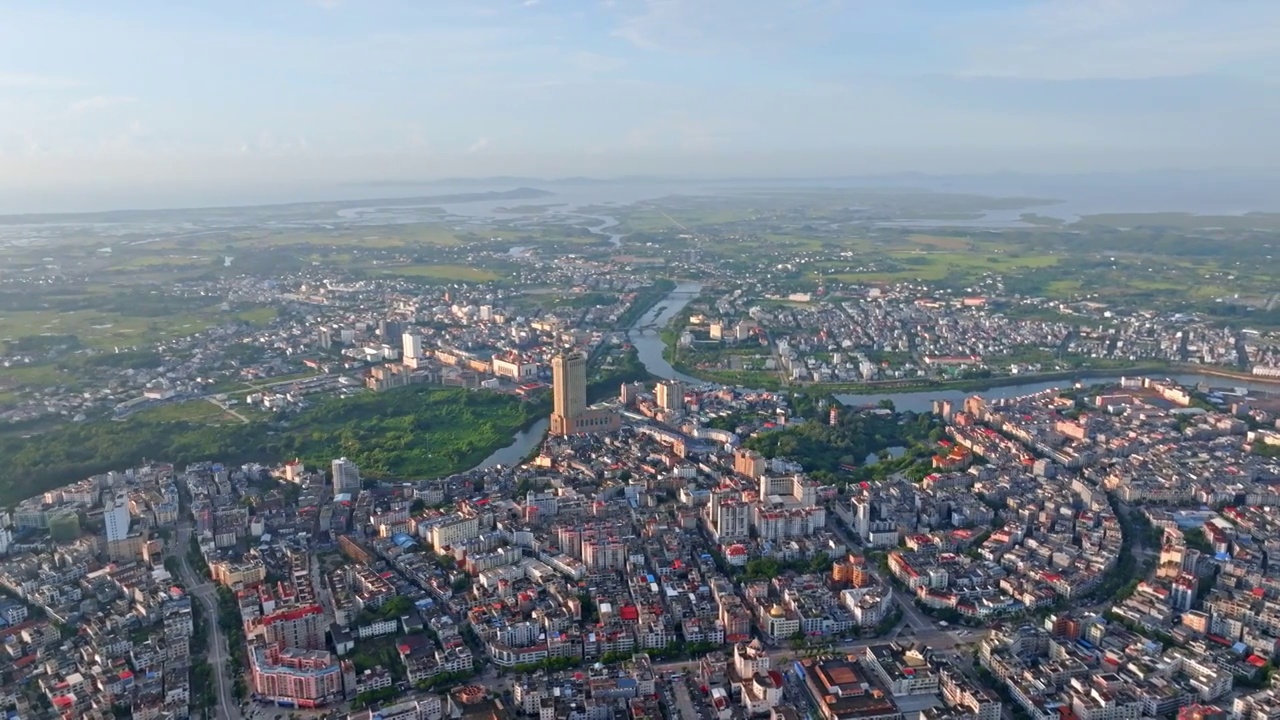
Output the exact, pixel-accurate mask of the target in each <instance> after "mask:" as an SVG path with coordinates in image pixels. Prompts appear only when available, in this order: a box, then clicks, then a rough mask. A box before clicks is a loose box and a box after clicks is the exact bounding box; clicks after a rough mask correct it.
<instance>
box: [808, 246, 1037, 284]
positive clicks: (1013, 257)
mask: <svg viewBox="0 0 1280 720" xmlns="http://www.w3.org/2000/svg"><path fill="white" fill-rule="evenodd" d="M1059 260H1060V258H1059V257H1057V256H1054V255H1021V254H1015V253H1000V252H983V253H979V252H971V253H961V252H924V251H898V252H891V253H887V254H885V255H883V256H879V257H876V256H868V257H867V258H866V260H865V261H864V262H865V263H866V264H867V265H868V266H871V265H877V264H878V265H886V266H890V267H893V268H894V269H892V270H885V271H879V272H863V273H859V272H834V273H829V274H828V275H827V277H832V278H835V279H836V280H840V281H843V282H850V283H863V282H899V281H908V280H921V281H938V280H942V279H944V278H947V277H952V276H958V277H961V278H976V277H978V276H981V275H983V274H984V273H990V272H994V273H1007V272H1011V271H1016V270H1025V269H1037V268H1046V267H1050V266H1053V265H1056V264H1057V263H1058V261H1059Z"/></svg>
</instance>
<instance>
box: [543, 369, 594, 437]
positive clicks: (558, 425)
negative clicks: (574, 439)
mask: <svg viewBox="0 0 1280 720" xmlns="http://www.w3.org/2000/svg"><path fill="white" fill-rule="evenodd" d="M551 376H552V381H551V390H552V393H553V396H552V404H551V432H552V433H553V434H555V435H571V434H573V433H574V432H576V427H575V426H576V423H575V421H576V420H577V419H578V418H579V417H581V416H582V414H583V413H584V412H586V410H587V356H586V355H584V354H582V353H581V352H577V351H574V352H567V353H561V354H559V355H557V356H555V357H554V358H552V359H551Z"/></svg>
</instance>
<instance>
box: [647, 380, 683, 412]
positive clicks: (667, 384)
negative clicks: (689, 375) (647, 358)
mask: <svg viewBox="0 0 1280 720" xmlns="http://www.w3.org/2000/svg"><path fill="white" fill-rule="evenodd" d="M654 393H655V394H656V395H657V400H658V407H660V408H662V409H663V410H666V411H667V412H680V411H682V410H684V386H683V385H681V384H680V381H679V380H663V381H662V382H660V383H658V386H657V387H656V388H654Z"/></svg>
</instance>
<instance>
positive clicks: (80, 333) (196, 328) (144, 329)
mask: <svg viewBox="0 0 1280 720" xmlns="http://www.w3.org/2000/svg"><path fill="white" fill-rule="evenodd" d="M212 324H214V321H213V319H212V318H210V317H206V316H202V315H196V314H192V313H179V314H175V315H173V316H168V317H129V316H125V315H120V314H117V313H104V312H101V311H98V310H73V311H57V310H28V311H19V312H5V313H3V314H0V340H3V339H12V338H21V337H30V336H33V335H75V336H76V337H77V338H79V339H80V342H82V343H84V344H85V345H87V346H90V347H96V348H103V349H110V348H113V347H119V346H130V345H137V344H139V343H143V342H148V341H154V340H163V339H167V338H175V337H182V336H185V335H194V334H195V333H198V332H201V331H203V330H205V329H207V328H208V327H209V326H210V325H212Z"/></svg>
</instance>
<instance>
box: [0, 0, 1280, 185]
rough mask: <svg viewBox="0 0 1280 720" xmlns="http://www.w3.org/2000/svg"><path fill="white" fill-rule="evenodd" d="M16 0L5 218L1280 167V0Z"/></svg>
mask: <svg viewBox="0 0 1280 720" xmlns="http://www.w3.org/2000/svg"><path fill="white" fill-rule="evenodd" d="M0 7H2V8H3V9H2V10H0V16H2V17H3V21H0V198H3V197H4V196H6V195H7V196H8V199H9V200H10V201H12V200H13V198H23V197H25V196H26V195H30V196H31V197H36V196H43V195H41V194H42V193H43V194H44V195H49V194H61V195H63V196H67V195H74V194H75V193H93V192H107V191H112V192H117V193H126V194H127V193H131V192H137V193H140V194H145V193H146V192H147V191H148V190H149V189H150V190H155V189H157V188H172V187H184V188H190V189H195V190H198V189H200V188H205V187H208V188H216V187H227V186H232V185H236V186H244V187H260V186H261V187H266V186H293V185H297V186H305V185H307V184H317V183H359V182H368V181H388V180H425V179H433V178H441V177H454V176H463V177H482V176H493V175H527V176H536V177H561V176H575V175H588V176H595V177H616V176H627V175H664V176H700V177H717V176H720V177H723V176H761V177H782V176H788V177H797V176H831V175H861V174H871V173H887V172H903V171H916V172H925V173H961V172H963V173H982V172H996V171H1019V172H1041V173H1068V172H1086V171H1141V170H1154V169H1160V168H1181V169H1189V170H1199V169H1223V168H1230V169H1275V168H1280V136H1278V135H1277V134H1276V133H1275V131H1274V128H1276V127H1280V92H1278V90H1280V80H1278V79H1277V78H1280V72H1278V71H1280V2H1276V1H1275V0H1230V1H1229V2H1228V1H1226V0H216V1H213V0H207V1H205V0H188V1H187V2H181V3H174V2H171V1H169V0H164V1H157V0H130V1H129V2H101V0H61V1H60V2H56V3H54V2H47V1H46V0H0ZM123 196H124V195H122V197H123ZM5 205H6V206H9V205H12V202H8V203H5Z"/></svg>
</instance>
